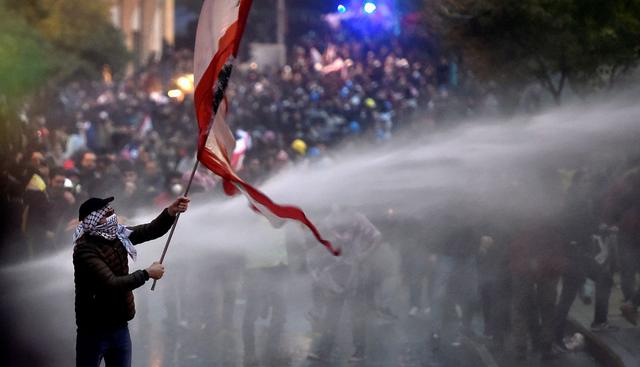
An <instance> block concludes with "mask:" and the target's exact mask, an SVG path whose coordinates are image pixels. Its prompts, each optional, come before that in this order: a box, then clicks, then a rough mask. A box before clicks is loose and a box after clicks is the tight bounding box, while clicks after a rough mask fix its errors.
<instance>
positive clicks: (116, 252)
mask: <svg viewBox="0 0 640 367" xmlns="http://www.w3.org/2000/svg"><path fill="white" fill-rule="evenodd" d="M173 220H174V217H172V216H170V215H169V212H168V211H167V210H166V209H165V210H164V211H163V212H162V213H161V214H160V215H159V216H158V217H157V218H156V219H154V220H153V221H152V222H151V223H148V224H143V225H139V226H135V227H130V228H129V229H131V230H132V231H133V232H132V233H131V235H130V236H129V239H130V240H131V242H132V243H133V244H134V245H137V244H139V243H142V242H146V241H150V240H153V239H156V238H158V237H160V236H162V235H164V234H165V233H167V231H168V230H169V228H171V225H172V224H173ZM73 267H74V281H75V288H76V300H75V308H76V325H77V326H78V329H89V330H96V329H97V330H105V329H107V330H108V329H113V328H117V327H120V326H123V325H125V324H126V323H127V321H129V320H131V319H133V316H134V315H135V313H136V310H135V304H134V301H133V292H132V290H134V289H136V288H138V287H140V286H141V285H143V284H144V283H145V282H146V281H147V280H148V275H147V274H145V272H144V271H143V270H137V271H135V272H133V273H131V274H129V265H128V260H127V251H126V249H125V247H124V246H123V245H122V243H121V242H120V240H118V239H115V240H107V239H105V238H103V237H99V236H91V235H84V236H82V237H81V238H79V239H78V241H77V242H76V246H75V247H74V249H73Z"/></svg>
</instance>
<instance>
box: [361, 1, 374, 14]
mask: <svg viewBox="0 0 640 367" xmlns="http://www.w3.org/2000/svg"><path fill="white" fill-rule="evenodd" d="M376 8H377V6H376V4H374V3H372V2H370V1H367V2H366V3H364V7H363V9H364V12H365V13H367V14H372V13H373V12H375V11H376Z"/></svg>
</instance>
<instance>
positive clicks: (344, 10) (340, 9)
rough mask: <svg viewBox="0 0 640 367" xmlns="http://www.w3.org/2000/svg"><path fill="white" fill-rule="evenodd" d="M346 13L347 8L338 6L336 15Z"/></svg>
mask: <svg viewBox="0 0 640 367" xmlns="http://www.w3.org/2000/svg"><path fill="white" fill-rule="evenodd" d="M346 11H347V7H345V6H344V5H342V4H340V5H338V13H344V12H346Z"/></svg>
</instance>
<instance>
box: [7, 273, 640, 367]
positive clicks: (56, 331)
mask: <svg viewBox="0 0 640 367" xmlns="http://www.w3.org/2000/svg"><path fill="white" fill-rule="evenodd" d="M3 275H4V278H3V279H4V282H3V283H4V284H3V287H2V290H3V292H2V302H1V304H0V306H1V307H0V311H1V313H2V315H3V320H2V321H3V323H2V326H3V330H4V332H3V333H2V334H3V336H2V340H1V341H2V347H3V358H2V360H1V362H2V365H6V366H27V365H28V366H34V367H37V366H70V365H73V364H74V349H75V348H74V342H75V326H74V322H73V312H74V311H73V309H74V308H73V288H72V286H73V284H72V280H69V281H65V282H62V283H50V284H47V285H46V286H43V287H35V288H34V287H33V286H31V287H30V286H29V284H36V283H37V281H39V280H41V279H42V278H40V276H41V274H37V273H34V272H32V271H25V272H21V273H20V274H6V273H4V274H3ZM14 275H18V276H14ZM35 278H39V279H35ZM169 279H171V278H169ZM148 288H149V287H147V286H145V287H143V288H141V289H138V290H137V291H136V303H137V309H138V312H137V316H136V318H135V319H134V320H133V321H132V322H131V323H130V329H131V334H132V340H133V346H134V354H133V366H139V367H142V366H149V367H163V366H171V367H186V366H188V367H198V366H214V367H218V366H219V367H240V366H243V353H242V338H241V337H240V328H241V324H242V315H243V314H244V307H245V305H244V298H243V295H242V292H241V290H240V288H239V289H238V291H239V292H238V296H237V298H236V300H235V310H234V311H235V312H234V316H233V323H232V326H231V327H226V328H225V327H223V326H222V325H223V323H222V319H221V314H222V312H221V310H222V306H221V302H222V298H223V295H222V290H221V288H220V287H216V286H215V285H213V284H212V286H211V291H210V292H205V293H203V292H201V290H200V289H201V288H199V289H193V287H190V286H189V284H184V283H179V282H172V281H167V280H163V281H162V282H160V283H159V284H158V288H157V289H156V291H155V292H151V291H150V290H149V289H148ZM17 290H20V291H17ZM308 290H309V284H308V280H307V279H305V278H299V279H297V280H295V284H291V285H290V286H288V287H287V292H286V299H287V301H288V305H289V307H288V310H287V323H286V328H285V334H284V335H283V339H282V343H281V344H280V347H279V348H277V350H269V349H268V348H266V346H267V344H268V343H267V341H268V340H267V339H268V338H267V335H268V333H267V326H268V317H267V318H265V319H259V320H258V322H257V323H256V336H257V352H258V360H259V361H260V364H258V365H259V366H264V367H267V366H269V367H271V366H273V367H276V366H277V367H286V366H291V367H322V366H327V365H329V366H337V367H342V366H345V367H346V366H360V367H365V366H371V367H374V366H389V367H454V366H455V367H466V366H473V367H482V366H488V367H495V366H501V367H502V366H504V367H507V366H508V367H513V366H523V367H529V366H531V367H537V366H545V367H547V366H568V367H571V366H585V367H592V366H593V367H595V366H607V367H613V366H612V365H610V364H603V363H602V362H598V361H596V360H595V359H594V358H593V357H592V356H591V354H590V353H589V350H587V349H585V350H581V351H579V352H575V353H565V354H562V355H561V356H559V358H558V359H556V360H554V361H541V360H540V357H539V355H536V354H535V353H531V354H530V358H529V359H527V360H526V361H524V362H523V361H515V359H514V358H513V355H512V354H511V353H510V352H509V350H511V348H510V347H509V345H508V343H507V346H506V347H504V348H497V349H495V348H492V346H491V344H490V343H488V342H487V341H486V340H484V339H483V338H481V337H479V336H478V335H480V332H479V331H480V330H482V325H481V324H479V321H478V319H479V318H478V317H476V323H475V324H474V332H473V333H471V335H464V336H463V337H462V338H460V341H462V343H461V344H460V345H458V346H453V345H452V343H451V342H452V341H453V340H454V339H456V335H455V333H454V334H453V335H444V336H443V340H442V341H441V343H440V347H439V348H438V349H436V348H434V345H433V344H432V343H431V342H430V337H429V335H430V327H429V321H428V317H409V316H408V315H407V314H406V312H404V314H401V313H400V312H399V311H395V314H396V315H397V317H391V316H388V315H387V316H385V317H382V316H380V317H373V318H372V319H371V321H370V322H369V324H368V331H367V338H368V345H367V358H366V360H365V361H364V362H361V363H357V364H354V363H351V364H350V363H348V359H349V357H350V356H351V354H352V353H353V348H352V343H351V325H350V321H349V317H348V314H349V313H348V312H347V311H346V310H344V312H343V319H342V320H343V322H342V323H341V324H340V332H339V336H338V343H337V345H338V346H339V347H338V348H336V350H335V352H334V355H333V358H332V360H331V361H330V362H329V363H328V364H327V363H325V364H318V363H316V362H312V361H309V360H307V358H306V357H307V354H308V352H309V348H310V345H311V340H312V335H311V334H310V324H309V322H308V320H307V317H306V313H307V312H308V310H309V309H310V295H309V294H308V293H309V291H308ZM404 293H405V290H404V289H399V290H398V294H401V295H402V294H404ZM397 298H398V302H397V304H395V305H393V306H394V307H392V310H406V301H405V300H403V297H397ZM619 298H620V296H619V291H618V290H617V289H614V295H613V296H612V300H611V303H612V306H611V318H610V319H611V322H612V323H613V324H615V325H619V326H620V327H621V330H619V331H612V332H606V333H595V334H594V335H595V337H596V338H598V339H599V340H600V341H602V342H604V343H606V345H609V346H610V348H611V350H613V351H616V352H617V353H620V354H621V355H622V356H623V358H622V359H623V360H624V361H625V362H626V364H625V365H626V366H636V365H638V363H637V362H638V358H639V357H638V354H639V353H638V349H639V348H637V346H639V345H640V330H638V329H637V328H634V327H632V326H631V325H629V324H627V323H626V322H625V321H624V320H622V319H621V318H620V316H619V311H618V306H619V304H620V299H619ZM176 300H178V301H177V302H176ZM25 310H27V312H25ZM392 312H393V311H392ZM571 315H572V317H573V318H574V319H577V320H578V322H580V323H581V324H582V325H589V323H590V321H591V317H592V315H593V306H592V305H585V304H583V303H582V302H581V301H580V300H576V302H575V304H574V307H573V309H572V312H571ZM267 316H268V315H267Z"/></svg>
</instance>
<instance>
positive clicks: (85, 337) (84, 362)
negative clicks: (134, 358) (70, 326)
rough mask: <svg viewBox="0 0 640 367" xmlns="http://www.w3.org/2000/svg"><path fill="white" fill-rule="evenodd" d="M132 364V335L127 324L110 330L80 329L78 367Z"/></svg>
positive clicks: (126, 365) (120, 366) (125, 366)
mask: <svg viewBox="0 0 640 367" xmlns="http://www.w3.org/2000/svg"><path fill="white" fill-rule="evenodd" d="M102 359H104V362H105V366H106V367H130V366H131V336H130V335H129V328H128V327H127V325H124V326H122V327H119V328H117V329H114V330H110V331H93V330H91V331H87V330H78V338H77V340H76V367H99V366H100V362H101V361H102Z"/></svg>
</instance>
